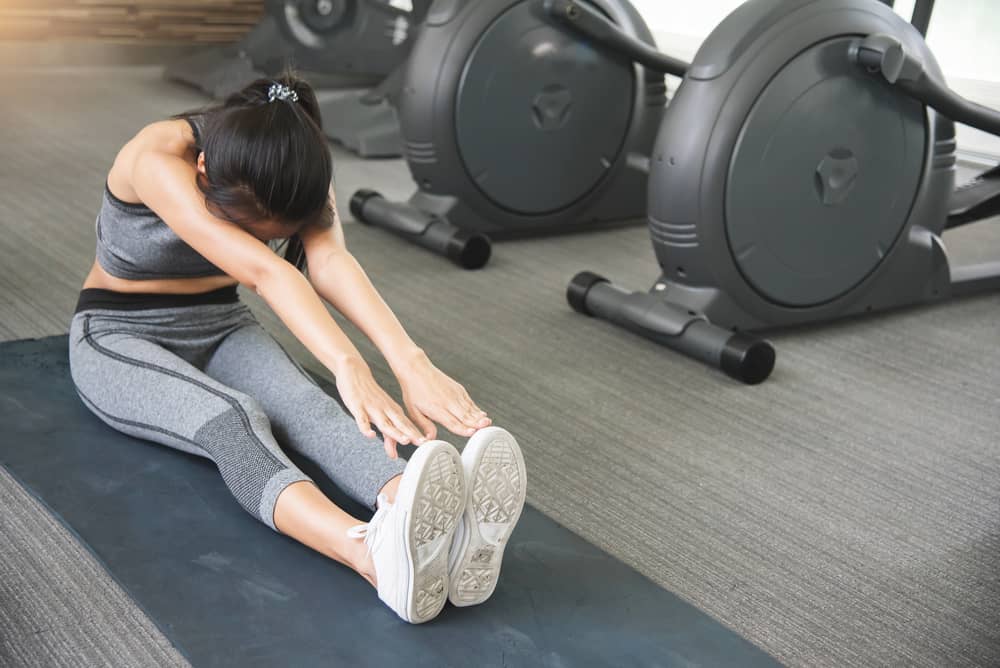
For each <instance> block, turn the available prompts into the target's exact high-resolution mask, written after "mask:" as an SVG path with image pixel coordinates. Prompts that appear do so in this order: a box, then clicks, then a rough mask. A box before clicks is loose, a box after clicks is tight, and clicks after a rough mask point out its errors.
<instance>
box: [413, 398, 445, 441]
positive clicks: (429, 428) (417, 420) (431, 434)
mask: <svg viewBox="0 0 1000 668" xmlns="http://www.w3.org/2000/svg"><path fill="white" fill-rule="evenodd" d="M406 412H407V413H409V415H410V419H411V420H413V422H414V424H416V425H417V428H419V429H420V432H421V433H422V434H423V435H424V438H426V439H427V440H429V441H430V440H434V439H435V438H437V427H435V426H434V421H433V420H431V419H430V418H428V417H427V416H426V415H424V414H423V413H421V412H420V410H419V409H418V408H416V407H414V406H412V405H408V406H407V407H406Z"/></svg>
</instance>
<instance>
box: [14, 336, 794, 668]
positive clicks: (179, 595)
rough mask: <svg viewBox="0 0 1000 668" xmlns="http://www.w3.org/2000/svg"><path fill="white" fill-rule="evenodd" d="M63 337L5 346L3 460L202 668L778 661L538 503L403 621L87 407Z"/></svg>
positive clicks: (203, 466)
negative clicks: (499, 546)
mask: <svg viewBox="0 0 1000 668" xmlns="http://www.w3.org/2000/svg"><path fill="white" fill-rule="evenodd" d="M66 348H67V343H66V337H64V336H60V337H52V338H47V339H40V340H30V341H15V342H9V343H4V344H0V464H3V465H4V466H6V467H7V468H8V469H9V470H10V471H11V472H12V473H13V474H14V475H15V476H17V478H18V479H19V480H20V481H21V482H22V483H23V484H24V485H25V486H27V487H28V488H29V489H30V490H31V491H32V492H33V493H34V494H36V495H37V496H38V497H39V498H40V499H41V500H42V501H43V502H44V503H45V504H46V505H47V506H48V507H49V508H50V509H51V510H52V511H53V512H54V513H55V514H56V515H57V516H59V517H60V518H61V519H62V520H63V521H64V522H65V523H66V524H67V525H68V526H70V527H71V528H72V529H73V530H74V531H75V532H76V533H77V534H78V535H79V536H80V538H81V540H82V541H83V542H84V543H85V544H86V545H88V546H89V547H90V549H91V550H92V551H93V552H94V554H95V555H96V556H97V557H98V559H99V560H100V561H101V562H103V564H104V565H105V567H106V568H107V569H108V571H109V572H110V573H111V574H112V575H113V576H114V577H115V578H116V579H117V580H118V581H119V582H120V583H121V584H122V585H123V586H124V587H125V589H126V590H127V591H128V592H129V593H130V594H131V596H132V597H133V598H134V599H135V600H136V602H137V603H138V604H139V605H140V606H141V607H142V608H143V609H144V610H145V611H146V612H147V613H148V614H149V616H150V617H151V618H152V619H153V620H154V621H155V622H156V623H157V624H158V625H159V626H160V628H161V629H162V630H163V631H164V633H165V634H166V635H167V637H168V638H170V640H171V641H172V642H173V643H174V644H175V645H176V646H177V648H178V649H179V650H180V651H181V652H182V653H183V654H184V655H185V656H187V657H188V659H189V660H190V661H191V662H192V664H194V665H195V666H240V667H241V668H242V667H245V666H365V665H379V666H397V665H398V666H403V665H405V666H413V667H416V666H429V667H433V668H442V667H444V666H463V667H464V666H476V667H485V666H559V667H567V668H576V667H580V666H615V667H622V666H643V667H652V666H771V665H777V664H776V663H775V661H774V660H773V659H772V658H770V657H769V656H768V655H766V654H765V653H763V652H762V651H761V650H759V649H757V648H756V647H754V646H753V645H751V644H750V643H748V642H747V641H745V640H744V639H742V638H740V637H739V636H737V635H736V634H734V633H733V632H731V631H729V630H728V629H726V628H725V627H723V626H722V625H721V624H719V623H718V622H716V621H714V620H713V619H711V618H709V617H708V616H707V615H705V614H703V613H702V612H700V611H699V610H697V609H696V608H694V607H692V606H691V605H689V604H687V603H685V602H683V601H681V600H680V599H679V598H677V597H676V596H674V595H673V594H671V593H669V592H667V591H664V590H663V589H661V588H660V587H658V586H656V585H654V584H653V583H652V582H650V581H649V580H647V579H646V578H645V577H643V576H641V575H639V574H638V573H636V572H635V571H634V570H632V569H631V568H629V567H627V566H625V565H624V564H622V563H621V562H619V561H617V560H616V559H614V558H613V557H611V556H609V555H608V554H606V553H604V552H602V551H601V550H599V549H597V548H595V547H594V546H592V545H590V544H589V543H587V542H586V541H584V540H582V539H581V538H579V537H578V536H576V535H575V534H573V533H571V532H570V531H568V530H567V529H565V528H563V527H562V526H560V525H558V524H556V523H555V522H553V521H552V520H550V519H548V518H547V517H545V516H544V515H542V514H541V513H539V512H538V511H536V510H534V509H533V508H530V507H528V508H526V509H525V512H524V515H523V518H522V519H521V522H520V524H519V525H518V527H517V529H516V530H515V531H514V534H513V536H512V537H511V540H510V544H509V547H508V549H507V552H506V558H505V561H504V566H503V571H502V573H501V577H500V582H499V585H498V587H497V591H496V593H495V594H494V595H493V597H492V598H491V599H490V600H489V601H488V602H487V603H485V604H484V605H481V606H477V607H475V608H454V607H452V606H451V605H448V606H446V607H445V609H444V611H443V612H442V613H441V615H440V616H439V617H438V618H437V619H436V620H434V621H432V622H430V623H428V624H424V625H421V626H410V625H408V624H406V623H404V622H402V621H400V620H399V619H398V618H397V617H396V616H395V614H393V613H392V612H391V611H390V610H389V609H388V608H386V607H385V606H384V605H383V604H382V603H381V601H379V600H378V597H377V596H376V594H375V591H374V590H373V589H372V588H371V586H370V585H368V584H367V583H366V582H365V581H363V580H362V579H361V578H360V577H358V576H357V575H356V574H354V573H353V572H352V571H350V570H348V569H347V568H345V567H343V566H340V565H339V564H336V563H334V562H331V561H329V560H327V559H325V558H324V557H321V556H319V555H317V554H315V553H313V552H311V551H310V550H308V549H306V548H304V547H302V546H300V545H298V544H297V543H295V542H294V541H292V540H290V539H288V538H286V537H284V536H281V535H278V534H276V533H274V532H272V531H270V530H269V529H267V528H266V527H265V526H263V525H262V524H260V523H259V522H257V521H256V520H254V519H253V518H251V517H250V516H249V515H247V514H246V513H245V512H244V511H243V510H242V509H241V508H240V507H239V506H238V505H237V504H236V502H235V501H234V500H233V499H232V497H230V495H229V492H228V491H227V489H226V487H225V486H224V485H223V483H222V480H221V478H220V477H219V475H218V473H217V471H216V469H215V467H214V466H213V465H212V464H211V463H210V462H208V461H207V460H203V459H200V458H197V457H193V456H189V455H185V454H183V453H180V452H177V451H174V450H170V449H168V448H165V447H162V446H158V445H155V444H151V443H147V442H144V441H139V440H136V439H133V438H130V437H128V436H125V435H123V434H119V433H117V432H115V431H113V430H112V429H110V428H109V427H107V426H105V425H104V424H103V423H102V422H100V421H99V420H98V419H97V418H96V417H94V416H93V415H91V414H90V413H89V412H88V411H87V410H86V409H85V408H84V406H83V404H82V403H81V402H80V400H79V399H78V398H77V396H76V394H75V392H74V391H73V386H72V382H71V380H70V377H69V366H68V360H67V355H66ZM304 468H308V465H307V464H306V465H304ZM309 472H310V473H312V474H316V473H317V472H316V471H314V470H311V469H310V470H309ZM316 477H317V478H320V476H319V475H317V476H316ZM529 479H530V471H529ZM318 482H320V483H321V486H322V485H323V484H325V485H326V486H325V489H328V491H329V492H330V493H331V494H332V495H334V496H335V497H336V500H337V501H338V502H339V503H343V504H344V505H348V506H349V510H351V511H353V512H355V513H360V512H361V511H360V510H359V509H358V508H357V507H355V506H353V504H349V502H348V501H346V500H345V499H344V498H343V497H342V496H341V495H339V494H337V493H336V490H332V489H329V487H330V486H329V483H328V481H323V480H321V479H318ZM529 484H530V483H529ZM362 516H364V515H362Z"/></svg>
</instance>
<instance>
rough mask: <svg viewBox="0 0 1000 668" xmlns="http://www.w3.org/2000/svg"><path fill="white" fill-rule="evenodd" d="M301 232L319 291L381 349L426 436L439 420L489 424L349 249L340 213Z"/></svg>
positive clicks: (457, 425) (458, 426)
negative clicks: (322, 224)
mask: <svg viewBox="0 0 1000 668" xmlns="http://www.w3.org/2000/svg"><path fill="white" fill-rule="evenodd" d="M331 200H332V194H331ZM334 211H336V208H334ZM300 236H301V237H302V243H303V246H304V248H305V252H306V261H307V263H308V267H309V280H310V282H312V285H313V287H314V288H315V289H316V292H317V293H318V294H319V295H320V296H321V297H322V298H323V299H325V300H326V301H327V302H328V303H329V304H330V305H331V306H333V307H334V308H335V309H337V310H338V311H340V312H341V313H342V314H343V315H344V316H345V317H346V318H347V319H348V320H350V321H351V322H353V323H354V324H355V325H356V326H357V327H358V328H359V329H360V330H361V331H362V332H364V334H365V336H367V337H368V338H369V339H370V340H371V341H372V343H374V344H375V346H376V347H377V348H378V349H379V351H380V352H381V353H382V355H383V356H384V357H385V359H386V361H387V362H388V363H389V366H390V368H391V369H392V371H393V373H394V374H395V375H396V378H397V379H398V380H399V385H400V388H401V389H402V391H403V403H404V405H405V406H406V410H407V412H408V413H409V414H410V417H411V419H412V420H413V421H414V422H415V423H416V425H417V427H418V428H419V429H420V430H421V431H422V432H423V433H424V434H425V435H426V436H427V438H429V439H433V438H435V437H436V431H437V430H436V428H435V427H434V423H435V422H437V423H439V424H441V425H442V426H444V427H445V428H446V429H448V430H449V431H451V432H452V433H454V434H459V435H464V436H470V435H472V433H473V432H475V431H476V430H477V429H482V428H484V427H488V426H489V425H490V419H489V417H487V415H486V413H485V412H484V411H482V410H481V409H480V408H479V407H478V406H476V404H475V402H473V401H472V399H471V398H470V397H469V394H468V393H467V392H466V391H465V388H463V387H462V386H461V385H459V384H458V383H457V382H455V381H454V380H453V379H451V378H450V377H449V376H447V375H446V374H445V373H443V372H442V371H441V370H440V369H438V368H437V367H435V366H434V364H432V363H431V361H430V359H429V358H428V357H427V355H426V353H425V352H424V351H423V350H422V349H421V348H420V347H419V346H417V344H416V343H414V342H413V340H412V339H411V338H410V336H409V335H408V334H407V333H406V330H404V329H403V326H402V325H401V324H400V322H399V320H398V319H397V318H396V316H395V314H394V313H393V312H392V310H391V309H390V308H389V306H388V305H387V304H386V303H385V301H384V300H383V299H382V296H381V295H379V293H378V291H377V290H376V289H375V286H374V285H372V282H371V280H370V279H369V278H368V275H367V274H366V273H365V271H364V269H362V267H361V265H360V264H358V261H357V260H356V259H355V258H354V256H353V255H351V253H350V251H348V250H347V245H346V243H345V242H344V231H343V229H342V228H341V224H340V220H339V217H336V216H335V219H334V224H333V226H332V227H329V228H326V229H321V228H315V227H313V228H308V229H304V230H302V231H301V232H300Z"/></svg>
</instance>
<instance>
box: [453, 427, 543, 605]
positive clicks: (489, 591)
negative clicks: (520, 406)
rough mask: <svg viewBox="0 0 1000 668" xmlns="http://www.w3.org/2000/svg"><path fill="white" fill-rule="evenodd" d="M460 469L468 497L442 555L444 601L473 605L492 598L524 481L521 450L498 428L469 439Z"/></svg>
mask: <svg viewBox="0 0 1000 668" xmlns="http://www.w3.org/2000/svg"><path fill="white" fill-rule="evenodd" d="M462 467H463V468H464V469H465V480H466V488H467V490H468V491H467V494H468V498H467V499H466V503H465V512H464V513H463V514H462V520H461V521H460V522H459V523H458V528H457V529H456V531H455V537H454V539H453V540H452V543H451V552H450V554H449V556H448V575H449V579H450V581H451V584H450V586H449V588H448V600H450V601H451V602H452V604H453V605H457V606H467V605H477V604H479V603H482V602H483V601H485V600H486V599H488V598H489V597H490V596H492V595H493V591H494V590H495V589H496V586H497V578H499V577H500V563H501V562H502V561H503V551H504V548H505V547H506V546H507V539H508V538H509V537H510V534H511V532H512V531H513V530H514V526H515V525H516V524H517V521H518V519H520V517H521V511H522V510H523V509H524V495H525V490H526V489H527V482H528V479H527V471H526V470H525V467H524V457H523V456H522V455H521V448H519V447H518V445H517V441H516V440H514V437H513V436H511V435H510V433H509V432H508V431H507V430H505V429H501V428H500V427H487V428H486V429H482V430H480V431H478V432H476V433H475V435H473V437H472V438H470V439H469V442H468V444H467V445H466V446H465V450H463V451H462Z"/></svg>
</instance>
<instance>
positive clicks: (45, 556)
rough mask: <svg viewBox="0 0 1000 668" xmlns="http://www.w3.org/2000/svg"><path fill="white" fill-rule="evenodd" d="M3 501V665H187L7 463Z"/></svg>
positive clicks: (0, 478) (0, 472) (1, 481)
mask: <svg viewBox="0 0 1000 668" xmlns="http://www.w3.org/2000/svg"><path fill="white" fill-rule="evenodd" d="M0 508H3V509H4V511H3V512H2V513H0V537H3V540H2V541H0V666H38V667H39V668H48V667H50V666H52V667H55V666H66V667H67V668H75V667H77V666H187V665H188V663H187V661H185V660H184V658H183V657H182V656H181V655H180V654H179V653H178V652H177V650H176V649H174V647H173V646H172V645H171V644H170V642H169V641H168V640H167V639H166V638H165V637H164V636H163V634H162V633H161V632H160V630H159V629H158V628H156V627H155V626H154V625H153V624H152V623H151V621H150V620H149V619H148V618H147V617H146V614H145V613H144V612H142V610H140V609H139V608H138V607H137V606H136V605H135V603H133V602H132V599H131V598H130V597H129V596H128V594H126V593H125V592H124V591H122V590H121V588H120V587H119V586H118V584H117V583H116V582H115V581H114V580H112V579H111V577H110V576H109V575H108V574H107V572H106V571H105V570H104V567H103V566H102V565H101V564H99V563H98V562H97V561H96V560H95V559H94V557H93V556H92V555H91V554H90V552H88V551H87V549H86V548H85V547H83V546H82V545H80V544H79V543H78V542H77V541H76V539H75V538H74V537H73V536H72V535H71V534H70V533H69V532H68V531H67V530H66V528H65V527H64V526H63V525H62V524H61V523H60V522H59V521H58V520H56V519H55V518H54V517H52V516H51V515H49V513H48V511H47V510H45V508H44V507H43V506H42V505H41V504H39V502H38V501H37V500H36V499H35V498H34V497H32V496H31V495H30V494H28V493H27V492H26V491H24V489H22V488H21V486H20V485H19V484H18V483H17V481H16V480H14V479H13V478H12V477H11V476H10V474H9V473H7V471H6V470H5V469H4V468H3V467H2V466H0Z"/></svg>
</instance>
